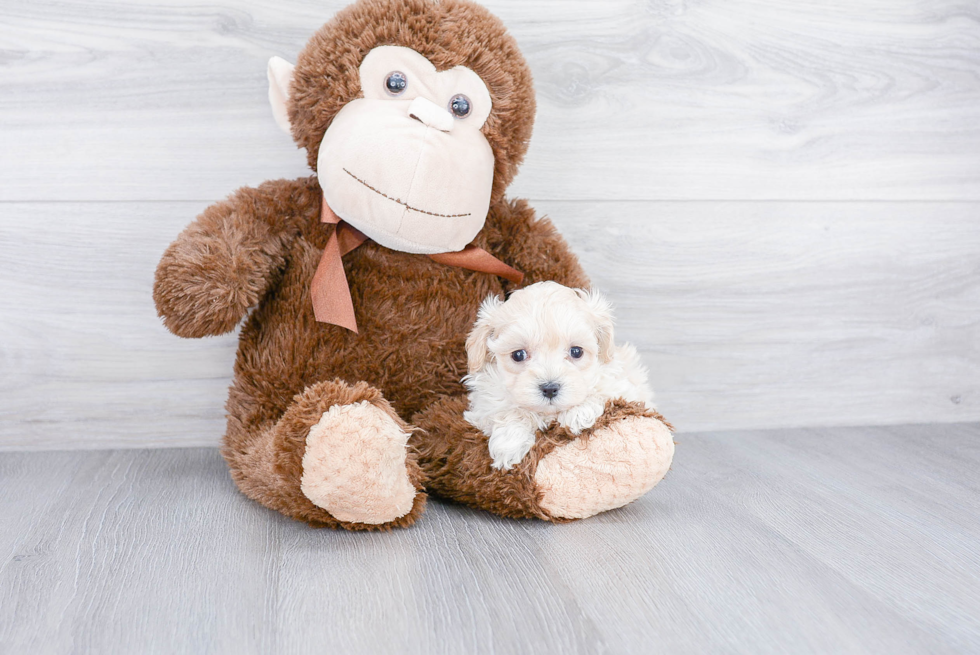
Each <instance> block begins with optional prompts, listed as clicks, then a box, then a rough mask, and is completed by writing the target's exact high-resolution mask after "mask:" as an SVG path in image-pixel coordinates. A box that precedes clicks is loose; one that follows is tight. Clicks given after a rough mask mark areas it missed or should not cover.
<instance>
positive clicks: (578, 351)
mask: <svg viewBox="0 0 980 655" xmlns="http://www.w3.org/2000/svg"><path fill="white" fill-rule="evenodd" d="M568 354H569V355H571V356H572V359H578V358H579V357H581V356H582V355H584V354H585V351H584V350H582V349H581V348H579V347H578V346H572V347H571V349H570V350H569V351H568Z"/></svg>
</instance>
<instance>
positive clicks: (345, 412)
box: [300, 401, 415, 525]
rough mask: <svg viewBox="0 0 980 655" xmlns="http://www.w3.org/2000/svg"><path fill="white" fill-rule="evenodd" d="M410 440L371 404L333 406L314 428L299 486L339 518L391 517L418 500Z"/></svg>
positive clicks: (375, 520) (361, 520) (368, 519)
mask: <svg viewBox="0 0 980 655" xmlns="http://www.w3.org/2000/svg"><path fill="white" fill-rule="evenodd" d="M407 443H408V433H406V432H405V431H403V430H402V429H401V428H400V427H399V426H398V425H397V424H396V423H395V421H394V420H393V419H392V418H391V417H390V416H389V415H388V414H386V413H385V412H384V411H382V410H381V409H379V408H377V407H375V406H374V405H372V404H371V403H369V402H367V401H362V402H358V403H352V404H350V405H334V406H333V407H331V408H330V409H328V410H327V411H326V412H324V413H323V416H321V417H320V420H319V422H317V424H316V425H314V426H313V427H312V428H310V434H309V435H308V436H307V438H306V454H304V455H303V477H302V480H301V483H300V488H301V489H302V491H303V494H304V495H305V496H306V497H307V498H309V499H310V500H311V501H312V502H313V503H314V504H315V505H317V506H319V507H322V508H323V509H325V510H327V511H328V512H330V514H331V515H332V516H333V517H334V518H336V519H339V520H341V521H349V522H352V523H367V524H374V525H377V524H380V523H387V522H389V521H393V520H395V519H397V518H399V517H401V516H404V515H406V514H408V512H409V511H410V510H411V509H412V503H413V501H414V499H415V487H413V486H412V483H411V482H410V481H409V478H408V471H407V469H406V465H405V461H406V453H407V450H406V449H407Z"/></svg>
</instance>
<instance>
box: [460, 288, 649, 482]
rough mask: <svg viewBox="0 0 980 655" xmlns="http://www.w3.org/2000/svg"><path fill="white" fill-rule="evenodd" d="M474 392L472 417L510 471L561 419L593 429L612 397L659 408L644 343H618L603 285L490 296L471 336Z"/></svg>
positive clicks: (499, 463) (469, 383) (574, 429)
mask: <svg viewBox="0 0 980 655" xmlns="http://www.w3.org/2000/svg"><path fill="white" fill-rule="evenodd" d="M466 352H467V359H468V368H469V375H467V376H466V377H465V378H463V383H464V384H465V385H466V387H467V388H468V389H469V390H470V396H469V401H470V402H469V409H468V411H467V412H466V413H464V415H463V416H464V417H465V418H466V420H467V421H469V422H470V423H471V424H473V425H474V426H476V427H477V428H479V429H480V430H481V431H482V432H483V433H484V434H485V435H487V436H488V437H490V441H489V448H490V456H491V457H492V458H493V466H494V467H495V468H498V469H509V468H511V467H512V466H514V464H516V463H518V462H519V461H521V459H523V458H524V456H525V455H527V453H528V451H529V450H530V449H531V446H533V445H534V439H535V434H536V432H537V431H538V430H541V429H544V428H546V427H548V425H550V424H551V423H552V422H553V421H557V422H558V424H559V425H561V426H563V427H565V428H567V429H568V430H569V431H570V432H571V433H572V434H579V433H580V432H582V430H585V429H587V428H590V427H592V426H593V425H594V424H595V422H596V420H597V419H598V418H599V417H600V416H601V415H602V412H603V410H604V408H605V405H606V401H607V400H610V399H612V398H623V399H625V400H627V401H639V402H643V403H646V404H647V406H649V407H651V408H652V407H653V404H652V401H653V393H652V392H651V391H650V389H649V387H648V386H647V372H646V369H645V368H644V367H643V365H642V364H641V363H640V359H639V356H638V355H637V353H636V349H635V348H634V347H633V346H631V345H629V344H622V345H620V346H617V345H615V344H614V343H613V317H612V309H611V307H610V305H609V303H608V302H607V301H606V300H605V298H603V297H602V296H601V295H599V293H597V292H595V291H585V290H582V289H569V288H568V287H564V286H562V285H560V284H558V283H556V282H538V283H537V284H532V285H530V286H528V287H526V288H524V289H520V290H518V291H515V292H514V293H513V294H511V296H510V298H508V299H507V301H506V302H504V301H501V300H500V299H499V298H498V297H496V296H490V297H488V298H487V299H486V300H484V301H483V304H482V305H481V307H480V312H479V315H478V317H477V321H476V324H475V325H474V326H473V331H472V332H470V335H469V337H468V338H467V339H466Z"/></svg>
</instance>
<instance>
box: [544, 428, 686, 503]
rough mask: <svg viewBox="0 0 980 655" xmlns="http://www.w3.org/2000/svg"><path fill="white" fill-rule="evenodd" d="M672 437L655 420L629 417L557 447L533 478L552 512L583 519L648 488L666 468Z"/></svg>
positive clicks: (668, 463) (664, 472) (669, 458)
mask: <svg viewBox="0 0 980 655" xmlns="http://www.w3.org/2000/svg"><path fill="white" fill-rule="evenodd" d="M673 457H674V440H673V437H672V436H671V433H670V430H668V429H667V426H666V425H664V424H663V423H661V422H660V421H658V420H657V419H655V418H651V417H646V416H627V417H625V418H623V419H622V420H619V421H616V422H615V423H612V424H611V425H608V426H606V427H603V428H601V429H599V430H596V431H595V432H593V433H592V435H591V436H590V437H589V438H588V440H582V439H576V440H575V441H572V442H571V443H567V444H565V445H563V446H560V447H558V448H556V449H555V450H553V451H551V452H550V453H548V454H547V455H546V456H545V457H544V458H542V459H541V461H540V462H539V463H538V468H537V471H536V472H535V474H534V480H535V482H536V483H537V485H538V489H539V490H541V491H542V492H543V494H544V497H543V498H542V499H541V506H542V507H543V508H545V509H546V510H548V511H549V512H550V513H551V514H552V516H556V517H559V518H566V519H582V518H585V517H587V516H593V515H595V514H598V513H599V512H605V511H607V510H610V509H615V508H617V507H622V506H623V505H625V504H626V503H629V502H632V501H634V500H636V499H637V498H639V497H640V496H642V495H643V494H645V493H646V492H648V491H650V489H652V488H653V487H654V485H656V484H657V483H658V482H660V480H662V479H663V477H664V475H666V474H667V469H669V468H670V462H671V460H672V459H673Z"/></svg>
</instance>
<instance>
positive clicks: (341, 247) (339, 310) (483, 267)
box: [310, 199, 524, 332]
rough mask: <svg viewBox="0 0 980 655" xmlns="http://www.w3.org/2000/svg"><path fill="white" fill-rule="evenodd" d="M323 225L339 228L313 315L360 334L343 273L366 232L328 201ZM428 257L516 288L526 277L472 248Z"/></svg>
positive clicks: (316, 286)
mask: <svg viewBox="0 0 980 655" xmlns="http://www.w3.org/2000/svg"><path fill="white" fill-rule="evenodd" d="M320 222H322V223H328V224H333V225H336V228H334V231H333V234H331V235H330V240H329V241H327V247H326V248H324V249H323V255H322V256H321V257H320V263H319V265H318V266H317V267H316V273H315V274H314V275H313V284H312V285H311V287H310V294H311V295H312V297H313V314H314V316H316V320H317V321H319V322H320V323H332V324H333V325H339V326H340V327H344V328H347V329H348V330H351V331H353V332H357V320H356V319H355V318H354V303H353V301H352V300H351V297H350V286H349V285H348V283H347V275H346V274H345V273H344V262H343V256H344V255H346V254H347V253H349V252H350V251H352V250H354V249H355V248H357V247H358V246H360V245H361V244H362V243H364V242H365V241H367V240H368V238H367V236H366V235H365V234H364V233H363V232H361V231H360V230H358V229H357V228H355V227H353V226H352V225H350V224H349V223H346V222H344V221H343V220H342V219H341V218H340V217H339V216H337V215H336V214H335V213H333V210H332V209H330V207H329V206H328V205H327V202H326V199H324V200H323V202H322V203H321V210H320ZM429 257H430V258H432V260H433V261H436V262H438V263H440V264H445V265H446V266H458V267H459V268H465V269H467V270H470V271H479V272H480V273H490V274H492V275H498V276H500V277H502V278H504V279H505V280H509V281H510V282H513V283H514V284H517V285H520V284H521V282H523V280H524V274H523V273H521V272H520V271H518V270H517V269H515V268H512V267H510V266H508V265H507V264H505V263H503V262H502V261H500V260H499V259H497V258H496V257H494V256H493V255H491V254H490V253H488V252H487V251H486V250H484V249H483V248H477V247H476V246H474V245H473V244H470V245H468V246H466V247H465V248H463V249H462V250H460V251H459V252H442V253H437V254H435V255H429Z"/></svg>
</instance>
